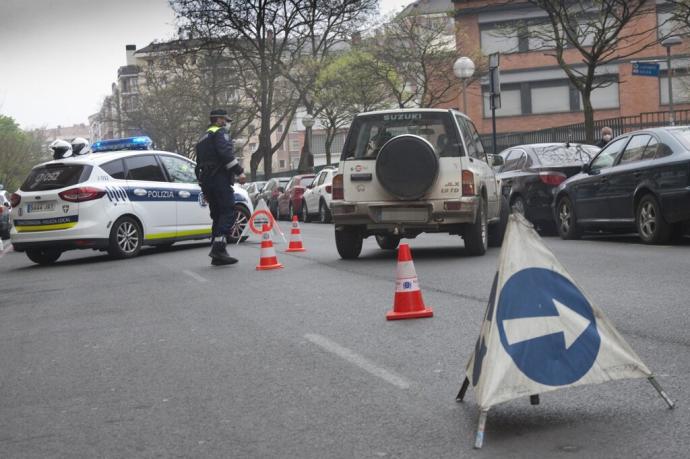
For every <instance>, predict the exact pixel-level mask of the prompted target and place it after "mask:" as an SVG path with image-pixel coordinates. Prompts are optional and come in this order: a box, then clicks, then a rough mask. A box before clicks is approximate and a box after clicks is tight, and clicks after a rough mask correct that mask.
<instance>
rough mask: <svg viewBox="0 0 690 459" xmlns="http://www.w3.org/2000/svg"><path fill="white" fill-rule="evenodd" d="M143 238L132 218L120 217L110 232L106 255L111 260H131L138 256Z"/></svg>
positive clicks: (137, 224)
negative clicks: (107, 254)
mask: <svg viewBox="0 0 690 459" xmlns="http://www.w3.org/2000/svg"><path fill="white" fill-rule="evenodd" d="M143 240H144V237H143V234H142V231H141V228H139V223H137V221H136V220H134V219H133V218H132V217H121V218H119V219H118V220H117V221H116V222H115V223H114V224H113V227H112V229H111V230H110V243H109V245H108V253H109V254H110V256H111V257H113V258H118V259H122V258H132V257H136V256H137V255H139V252H140V251H141V245H142V243H143Z"/></svg>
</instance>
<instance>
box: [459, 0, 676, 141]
mask: <svg viewBox="0 0 690 459" xmlns="http://www.w3.org/2000/svg"><path fill="white" fill-rule="evenodd" d="M453 3H454V4H455V20H456V24H457V25H458V28H457V29H458V30H459V33H458V39H457V49H458V56H463V55H471V54H472V53H473V52H476V51H477V50H478V49H479V50H481V53H482V54H483V55H485V56H486V55H489V54H492V53H496V52H498V53H501V56H500V72H501V108H500V109H498V110H496V117H497V121H496V131H497V132H498V133H506V132H522V131H533V130H538V129H543V128H546V127H552V126H562V125H567V124H573V123H580V122H582V121H583V120H584V118H583V114H582V101H581V98H580V95H579V93H578V92H577V91H576V90H575V88H574V87H573V86H572V85H571V84H570V82H569V80H568V79H567V77H566V74H565V72H564V71H563V69H561V67H559V65H558V64H557V62H556V60H555V58H554V57H553V56H550V55H548V54H549V50H548V48H549V43H547V42H544V41H539V40H537V39H536V38H534V36H533V34H530V33H529V32H530V31H531V30H534V28H538V27H543V25H542V24H543V21H544V18H545V17H546V13H545V12H544V11H543V10H540V9H538V8H535V7H534V6H532V5H531V4H529V3H528V2H526V1H524V0H517V1H511V2H506V1H504V0H454V1H453ZM670 6H671V5H669V4H668V3H666V2H663V1H657V2H650V5H649V8H648V9H647V10H646V12H645V14H644V15H642V16H641V17H640V18H639V20H637V21H634V22H633V23H632V24H631V25H630V26H629V27H634V28H635V30H633V32H635V31H639V32H642V31H644V30H650V29H651V28H654V27H655V26H657V25H658V26H659V29H658V31H657V32H656V33H653V34H650V35H649V40H650V43H649V45H650V46H649V47H648V48H645V49H643V50H641V51H639V52H637V53H636V54H634V55H632V56H629V57H626V58H624V59H620V60H616V61H613V62H611V63H609V64H608V65H605V66H602V67H600V68H599V69H598V72H597V78H598V79H599V80H600V81H606V82H607V83H609V84H608V85H607V86H605V87H601V88H599V89H596V90H595V91H594V93H593V95H592V103H593V107H594V109H595V114H594V117H595V119H607V118H614V117H619V116H628V115H637V114H639V113H641V112H659V111H664V110H668V108H669V93H668V66H667V64H666V48H664V47H663V46H661V44H660V43H659V41H660V38H663V37H665V36H667V35H668V33H669V31H670V30H671V28H672V27H673V24H672V23H671V22H670V21H669V18H670V17H671V9H670ZM460 37H462V39H461V38H460ZM580 40H582V42H584V43H587V42H591V41H592V37H591V36H587V35H586V34H585V35H583V36H582V37H580ZM671 52H672V55H673V59H672V68H673V78H672V85H673V88H672V92H673V102H674V108H675V109H676V110H681V109H690V91H689V90H688V88H690V82H689V81H688V77H687V76H686V75H687V69H688V68H689V67H690V37H688V36H685V37H684V38H683V43H682V44H681V45H679V46H674V47H673V48H671ZM565 59H566V62H568V63H569V64H572V65H578V62H581V60H582V57H581V56H580V54H579V53H578V52H577V51H576V50H574V49H569V50H566V52H565ZM635 61H659V64H660V75H659V77H658V78H655V77H647V76H636V75H633V74H632V68H633V63H634V62H635ZM488 93H489V81H488V79H487V78H486V77H483V78H480V79H479V81H475V82H473V83H471V84H470V85H469V86H468V89H467V101H468V108H467V112H468V115H469V116H470V117H471V118H472V119H473V120H474V121H475V123H476V124H477V129H478V130H479V131H480V132H481V133H489V132H491V111H490V109H489V98H488ZM458 100H461V97H460V96H459V98H458ZM457 106H460V103H458V105H457Z"/></svg>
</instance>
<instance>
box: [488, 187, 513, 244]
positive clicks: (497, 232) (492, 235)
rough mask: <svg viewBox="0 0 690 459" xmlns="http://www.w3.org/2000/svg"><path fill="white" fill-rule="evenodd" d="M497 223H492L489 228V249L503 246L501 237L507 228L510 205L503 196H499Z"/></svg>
mask: <svg viewBox="0 0 690 459" xmlns="http://www.w3.org/2000/svg"><path fill="white" fill-rule="evenodd" d="M498 214H499V220H498V223H494V224H493V225H491V226H490V227H489V247H500V246H501V244H503V235H504V234H505V232H506V226H508V215H509V214H510V205H509V204H508V200H507V199H506V197H505V196H501V210H499V213H498Z"/></svg>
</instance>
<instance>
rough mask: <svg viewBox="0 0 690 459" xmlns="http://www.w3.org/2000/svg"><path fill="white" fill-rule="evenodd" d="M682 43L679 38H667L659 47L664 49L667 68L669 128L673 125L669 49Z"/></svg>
mask: <svg viewBox="0 0 690 459" xmlns="http://www.w3.org/2000/svg"><path fill="white" fill-rule="evenodd" d="M681 43H683V40H681V38H680V37H668V38H666V39H665V40H663V41H662V42H661V46H664V47H666V65H667V66H668V114H669V123H670V125H671V126H673V125H675V124H676V123H675V119H674V115H673V86H672V84H671V80H672V79H673V67H671V47H672V46H676V45H680V44H681Z"/></svg>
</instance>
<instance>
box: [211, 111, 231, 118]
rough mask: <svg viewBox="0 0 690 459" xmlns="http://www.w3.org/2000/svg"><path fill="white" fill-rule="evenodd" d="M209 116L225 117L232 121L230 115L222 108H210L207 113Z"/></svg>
mask: <svg viewBox="0 0 690 459" xmlns="http://www.w3.org/2000/svg"><path fill="white" fill-rule="evenodd" d="M209 118H225V119H226V120H227V121H232V120H231V119H230V115H228V112H227V111H226V110H222V109H218V110H211V113H210V114H209Z"/></svg>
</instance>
